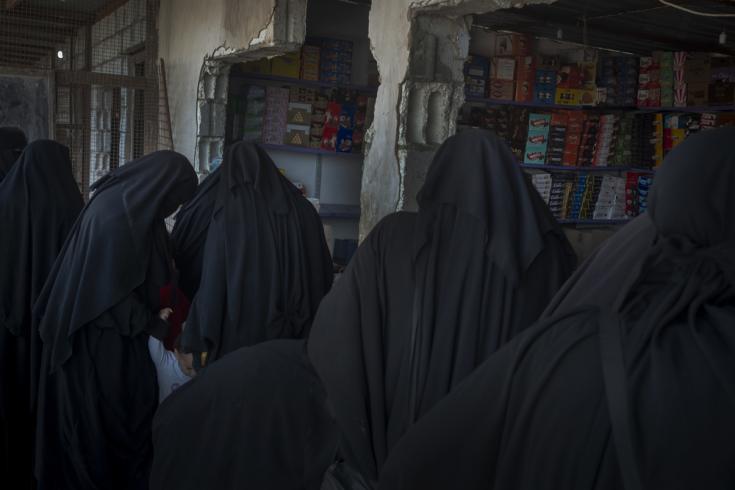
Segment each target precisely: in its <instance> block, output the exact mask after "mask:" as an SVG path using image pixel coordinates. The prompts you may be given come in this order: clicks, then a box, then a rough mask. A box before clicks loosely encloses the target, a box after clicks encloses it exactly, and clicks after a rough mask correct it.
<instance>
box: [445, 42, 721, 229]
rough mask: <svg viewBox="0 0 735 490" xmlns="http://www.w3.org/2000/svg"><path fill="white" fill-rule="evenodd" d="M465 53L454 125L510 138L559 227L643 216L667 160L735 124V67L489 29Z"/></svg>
mask: <svg viewBox="0 0 735 490" xmlns="http://www.w3.org/2000/svg"><path fill="white" fill-rule="evenodd" d="M470 53H476V54H470V56H469V57H468V60H467V63H466V66H465V82H466V83H465V93H466V100H465V102H466V103H465V105H464V106H463V108H462V109H461V111H460V117H459V120H458V122H457V124H458V128H460V129H461V128H463V127H480V128H486V129H490V130H492V131H494V132H495V133H497V134H498V135H499V136H500V137H501V138H503V139H505V140H506V142H507V143H508V144H509V146H510V147H511V149H512V150H513V153H514V154H515V155H516V157H517V158H518V160H519V162H520V165H521V167H522V168H523V169H524V170H525V171H527V172H528V173H529V174H531V176H532V179H534V183H535V184H537V188H539V191H540V192H541V194H542V196H544V197H545V200H546V202H547V204H549V205H550V206H551V207H552V211H553V212H554V214H555V216H556V217H557V219H559V222H560V223H561V224H564V225H576V226H594V225H596V224H599V225H600V226H617V225H620V224H623V223H625V222H626V220H627V219H630V218H633V217H635V216H636V215H638V214H639V213H641V212H644V211H645V210H646V208H647V202H646V201H647V193H648V189H649V188H650V185H651V182H652V179H653V178H654V176H655V169H656V168H657V167H658V166H659V165H660V164H661V163H662V161H663V158H664V157H665V155H666V154H667V153H668V152H669V151H671V150H672V149H673V148H674V147H675V146H676V145H677V144H679V143H680V142H681V141H683V140H684V139H685V138H686V137H687V136H688V135H689V134H691V133H694V132H697V131H700V130H706V129H709V128H713V127H718V126H725V125H735V59H734V58H728V57H713V56H710V55H709V54H702V53H685V52H681V51H679V52H654V53H651V55H650V56H640V57H639V56H634V55H631V54H626V53H615V52H611V51H602V50H597V49H595V48H590V47H580V46H579V45H573V44H568V43H567V44H565V43H564V42H563V41H558V40H549V39H542V38H537V39H534V38H532V37H531V36H529V35H524V34H517V33H508V32H503V33H500V32H488V31H487V30H486V31H483V32H482V33H479V34H477V35H476V33H475V32H474V31H473V36H472V41H471V44H470ZM603 181H604V182H603ZM562 183H563V185H562ZM553 186H555V187H554V189H555V190H554V192H552V193H549V190H550V188H551V187H553ZM605 186H607V189H608V190H607V193H606V194H605V195H604V196H602V197H600V196H599V193H600V188H601V187H605ZM560 187H563V189H560ZM610 189H616V192H618V193H619V194H615V192H613V191H611V190H610ZM582 203H583V204H584V206H582ZM585 206H586V207H585ZM560 207H561V208H563V209H560ZM598 208H599V209H598Z"/></svg>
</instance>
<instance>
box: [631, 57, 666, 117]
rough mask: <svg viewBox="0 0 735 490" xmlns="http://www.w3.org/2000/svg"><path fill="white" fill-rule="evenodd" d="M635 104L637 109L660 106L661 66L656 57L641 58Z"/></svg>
mask: <svg viewBox="0 0 735 490" xmlns="http://www.w3.org/2000/svg"><path fill="white" fill-rule="evenodd" d="M636 104H637V106H638V107H660V106H661V65H660V64H659V58H658V57H654V56H641V59H640V66H639V71H638V99H637V101H636Z"/></svg>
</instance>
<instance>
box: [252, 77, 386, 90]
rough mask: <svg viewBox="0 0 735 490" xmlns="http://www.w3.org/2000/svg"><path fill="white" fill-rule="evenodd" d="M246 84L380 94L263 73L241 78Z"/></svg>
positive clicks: (361, 88)
mask: <svg viewBox="0 0 735 490" xmlns="http://www.w3.org/2000/svg"><path fill="white" fill-rule="evenodd" d="M241 79H242V80H243V81H244V82H274V83H279V84H283V85H297V86H299V87H304V88H313V89H318V88H331V89H338V90H354V91H355V92H363V93H365V94H367V95H375V94H377V93H378V89H377V87H370V86H367V85H344V84H340V83H332V82H319V81H313V80H302V79H300V78H290V77H280V76H276V75H264V74H261V73H246V74H244V76H243V77H242V78H241Z"/></svg>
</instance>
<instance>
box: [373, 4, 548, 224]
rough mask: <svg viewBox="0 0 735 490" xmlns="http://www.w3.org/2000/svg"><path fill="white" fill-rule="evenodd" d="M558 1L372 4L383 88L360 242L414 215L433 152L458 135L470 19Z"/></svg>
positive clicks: (378, 106)
mask: <svg viewBox="0 0 735 490" xmlns="http://www.w3.org/2000/svg"><path fill="white" fill-rule="evenodd" d="M553 1H554V0H526V1H520V0H423V1H422V0H373V2H372V8H371V10H370V26H369V35H370V43H371V49H372V52H373V56H374V57H375V59H376V60H377V62H378V70H379V71H380V82H381V83H380V88H379V90H378V97H377V101H376V106H375V119H374V122H373V125H372V127H371V128H370V130H369V131H368V134H367V135H366V143H367V152H366V157H365V164H364V166H363V169H364V170H363V180H362V195H361V207H362V218H361V220H360V237H361V238H364V237H365V236H366V234H367V233H368V232H369V231H370V230H371V229H372V227H373V226H375V224H376V223H377V222H378V221H379V220H380V219H381V218H382V217H383V216H385V215H386V214H388V213H391V212H394V211H396V210H400V209H413V208H415V195H416V192H417V191H418V189H420V187H421V184H422V183H423V179H424V177H425V173H426V168H427V167H428V164H429V163H430V162H431V157H432V156H433V152H434V151H435V149H436V147H437V146H438V145H439V144H440V143H441V141H443V140H444V139H446V138H447V137H448V136H450V135H452V134H454V132H455V130H456V127H455V124H456V116H457V112H456V111H457V110H458V109H459V107H460V106H461V104H462V102H463V101H464V92H463V88H462V85H463V77H462V66H463V63H464V59H465V58H466V56H467V49H468V43H469V29H470V23H469V19H466V18H465V16H467V15H469V14H473V13H485V12H490V11H493V10H498V9H503V8H510V7H520V6H523V5H528V4H533V3H552V2H553ZM409 66H410V69H409Z"/></svg>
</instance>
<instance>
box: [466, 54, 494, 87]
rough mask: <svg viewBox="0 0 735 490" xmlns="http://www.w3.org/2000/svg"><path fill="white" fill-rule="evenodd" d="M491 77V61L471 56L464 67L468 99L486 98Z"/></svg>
mask: <svg viewBox="0 0 735 490" xmlns="http://www.w3.org/2000/svg"><path fill="white" fill-rule="evenodd" d="M489 76H490V61H489V60H488V59H487V58H485V57H483V56H477V55H469V56H468V57H467V61H466V62H465V65H464V87H465V95H466V96H467V97H486V94H487V81H488V77H489Z"/></svg>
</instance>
